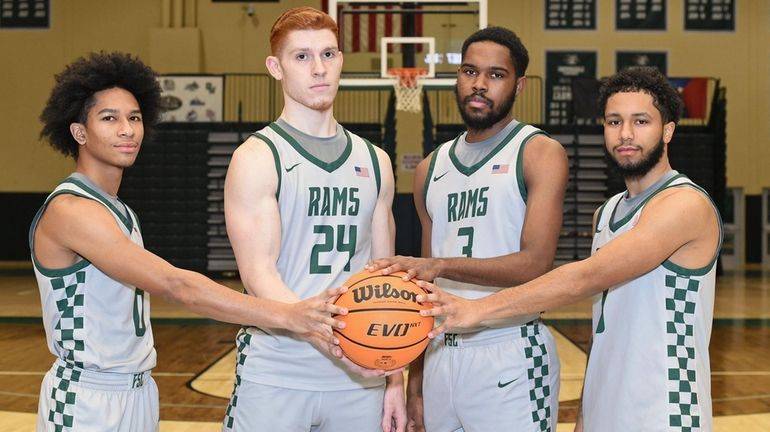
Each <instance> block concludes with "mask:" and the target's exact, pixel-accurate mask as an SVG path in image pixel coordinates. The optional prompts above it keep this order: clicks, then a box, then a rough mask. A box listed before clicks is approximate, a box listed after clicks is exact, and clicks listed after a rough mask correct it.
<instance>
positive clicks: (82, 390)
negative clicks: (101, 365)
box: [37, 359, 160, 432]
mask: <svg viewBox="0 0 770 432" xmlns="http://www.w3.org/2000/svg"><path fill="white" fill-rule="evenodd" d="M158 404H159V402H158V387H157V386H156V385H155V380H153V379H152V376H150V371H146V372H141V373H136V374H118V373H106V372H95V371H90V370H86V369H80V368H77V367H75V366H73V365H72V364H70V363H66V362H64V361H62V360H61V359H59V360H57V361H56V362H54V364H53V367H52V368H51V370H49V371H48V372H47V373H46V374H45V376H44V377H43V383H42V384H41V386H40V399H39V402H38V409H37V431H38V432H41V431H45V432H54V431H56V432H58V431H62V432H104V431H111V432H113V431H114V432H153V431H155V432H157V431H158V430H159V420H160V418H159V409H158Z"/></svg>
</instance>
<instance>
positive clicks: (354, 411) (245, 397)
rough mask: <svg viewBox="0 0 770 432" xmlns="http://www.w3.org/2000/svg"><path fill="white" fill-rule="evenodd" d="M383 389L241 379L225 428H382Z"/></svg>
mask: <svg viewBox="0 0 770 432" xmlns="http://www.w3.org/2000/svg"><path fill="white" fill-rule="evenodd" d="M384 390H385V387H384V386H377V387H370V388H364V389H354V390H335V391H308V390H294V389H287V388H281V387H273V386H268V385H263V384H257V383H254V382H250V381H246V380H240V383H239V384H238V385H237V386H236V390H235V393H234V394H233V400H235V401H237V404H236V405H235V406H232V405H233V401H232V400H231V406H230V407H228V412H227V414H226V415H225V420H224V424H223V425H222V432H252V431H270V432H299V431H313V432H340V431H356V432H358V431H361V432H377V431H382V426H381V424H382V403H383V397H384V394H385V392H384Z"/></svg>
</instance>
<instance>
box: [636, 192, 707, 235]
mask: <svg viewBox="0 0 770 432" xmlns="http://www.w3.org/2000/svg"><path fill="white" fill-rule="evenodd" d="M641 218H643V219H649V220H650V221H660V220H664V221H667V223H675V224H677V225H680V226H681V228H682V229H683V230H693V229H694V230H696V231H701V230H702V229H703V228H705V227H707V226H709V225H712V224H714V223H719V214H718V211H717V210H716V207H715V206H714V203H713V201H712V200H711V198H710V197H709V196H708V194H707V193H706V192H705V191H704V190H702V189H701V188H699V187H697V186H696V185H694V184H692V183H685V184H680V185H676V186H669V187H667V188H665V189H663V190H661V191H660V192H658V193H657V194H655V195H654V196H653V197H652V198H650V200H649V202H648V203H647V204H646V205H645V206H644V209H643V211H642V214H641Z"/></svg>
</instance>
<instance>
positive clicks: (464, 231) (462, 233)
mask: <svg viewBox="0 0 770 432" xmlns="http://www.w3.org/2000/svg"><path fill="white" fill-rule="evenodd" d="M457 237H468V241H467V242H466V243H465V246H463V248H462V249H461V250H460V253H461V254H463V255H465V256H467V257H473V227H462V228H460V229H458V230H457Z"/></svg>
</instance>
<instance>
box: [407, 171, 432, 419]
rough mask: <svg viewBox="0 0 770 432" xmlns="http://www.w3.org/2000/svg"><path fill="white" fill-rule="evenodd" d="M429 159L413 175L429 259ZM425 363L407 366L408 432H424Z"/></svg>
mask: <svg viewBox="0 0 770 432" xmlns="http://www.w3.org/2000/svg"><path fill="white" fill-rule="evenodd" d="M430 159H431V157H430V156H429V157H427V158H425V159H424V160H423V161H422V162H420V164H418V165H417V169H416V170H415V175H414V187H413V194H414V206H415V208H416V209H417V216H418V217H419V218H420V226H421V227H422V238H421V246H420V252H421V255H422V256H423V257H426V258H430V257H431V239H432V235H431V234H432V232H433V221H432V220H431V218H430V215H428V211H427V210H426V209H425V196H424V190H423V187H424V185H425V178H426V177H427V175H428V168H429V166H430ZM424 361H425V353H424V352H423V353H422V354H420V355H419V356H418V357H417V358H416V359H415V360H414V361H413V362H412V363H410V364H409V375H408V382H407V386H406V411H407V418H408V424H409V426H410V429H409V430H410V432H424V431H425V424H424V412H425V411H424V408H423V397H422V377H423V374H422V371H423V365H424Z"/></svg>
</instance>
